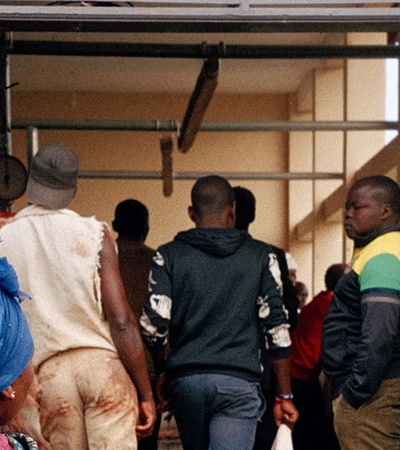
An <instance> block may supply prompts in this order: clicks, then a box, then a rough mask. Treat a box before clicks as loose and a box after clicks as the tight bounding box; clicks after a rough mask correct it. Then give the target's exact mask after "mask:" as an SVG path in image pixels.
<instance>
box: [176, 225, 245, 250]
mask: <svg viewBox="0 0 400 450" xmlns="http://www.w3.org/2000/svg"><path fill="white" fill-rule="evenodd" d="M248 239H251V237H250V235H249V234H248V233H247V232H246V231H243V230H237V229H235V228H232V229H221V228H192V229H190V230H188V231H181V232H180V233H178V234H177V235H176V237H175V240H176V241H179V242H183V243H185V244H187V245H190V246H192V247H194V248H197V249H199V250H201V251H203V252H205V253H209V254H211V255H215V256H229V255H231V254H233V253H234V252H235V251H236V250H237V249H238V248H239V247H240V246H241V245H242V244H243V242H244V241H246V240H248Z"/></svg>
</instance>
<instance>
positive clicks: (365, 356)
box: [342, 247, 400, 408]
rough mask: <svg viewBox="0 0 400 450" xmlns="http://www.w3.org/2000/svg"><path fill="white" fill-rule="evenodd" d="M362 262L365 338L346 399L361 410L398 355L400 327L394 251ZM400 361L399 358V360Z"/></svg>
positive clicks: (399, 269) (399, 267)
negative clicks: (394, 357) (394, 356)
mask: <svg viewBox="0 0 400 450" xmlns="http://www.w3.org/2000/svg"><path fill="white" fill-rule="evenodd" d="M380 251H381V253H379V254H377V255H375V256H372V257H369V259H367V261H366V262H365V263H363V260H362V258H360V259H359V261H360V266H357V265H356V264H357V261H356V264H355V267H353V270H356V271H357V272H356V273H358V285H359V287H360V292H361V319H362V327H361V335H360V341H359V342H358V345H357V353H356V357H355V361H354V363H353V365H352V373H351V375H350V377H349V378H348V379H347V380H346V384H345V386H344V389H343V392H342V393H343V396H344V398H345V399H346V401H347V402H348V403H349V404H350V405H351V406H352V407H353V408H358V407H360V406H361V405H362V404H364V403H365V402H366V401H367V400H369V399H370V398H371V397H372V396H373V395H374V394H375V393H376V391H377V390H378V389H379V386H380V385H381V383H382V381H383V380H384V379H385V376H386V374H387V369H388V366H389V364H390V362H391V360H392V359H393V355H394V354H396V355H398V347H399V337H398V330H399V325H400V260H399V258H398V257H397V256H396V255H395V254H392V253H391V251H387V250H386V251H382V250H381V247H380ZM397 357H398V356H397Z"/></svg>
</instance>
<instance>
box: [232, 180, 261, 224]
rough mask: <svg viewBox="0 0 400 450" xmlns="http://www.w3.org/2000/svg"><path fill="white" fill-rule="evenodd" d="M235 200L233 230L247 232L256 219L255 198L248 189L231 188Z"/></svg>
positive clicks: (240, 187)
mask: <svg viewBox="0 0 400 450" xmlns="http://www.w3.org/2000/svg"><path fill="white" fill-rule="evenodd" d="M233 191H234V192H235V198H236V224H235V228H237V229H239V230H247V228H248V227H249V225H250V224H251V223H252V222H254V219H255V218H256V198H255V197H254V194H253V193H252V192H251V191H250V189H246V188H244V187H242V186H235V187H234V188H233Z"/></svg>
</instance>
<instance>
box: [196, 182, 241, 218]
mask: <svg viewBox="0 0 400 450" xmlns="http://www.w3.org/2000/svg"><path fill="white" fill-rule="evenodd" d="M191 200H192V207H193V209H194V211H196V212H198V213H220V212H222V211H223V210H224V209H225V208H226V207H227V206H230V205H233V204H234V202H235V193H234V192H233V189H232V186H231V185H230V184H229V182H228V180H226V179H225V178H223V177H220V176H218V175H208V176H206V177H202V178H199V179H198V180H197V181H196V183H195V184H194V186H193V188H192V193H191Z"/></svg>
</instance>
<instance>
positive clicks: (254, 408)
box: [166, 373, 265, 450]
mask: <svg viewBox="0 0 400 450" xmlns="http://www.w3.org/2000/svg"><path fill="white" fill-rule="evenodd" d="M166 394H167V396H168V398H169V401H170V404H171V406H172V408H173V410H174V415H175V419H176V423H177V426H178V429H179V433H180V437H181V440H182V444H183V448H184V449H185V450H251V449H252V447H253V443H254V438H255V432H256V427H257V421H258V419H259V418H260V417H261V415H262V413H263V411H264V409H265V401H264V398H263V396H262V393H261V389H260V385H259V383H258V382H250V381H246V380H243V379H241V378H237V377H232V376H229V375H220V374H213V373H209V374H196V375H187V376H183V377H178V378H174V379H172V380H171V381H170V382H169V383H168V385H167V392H166Z"/></svg>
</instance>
